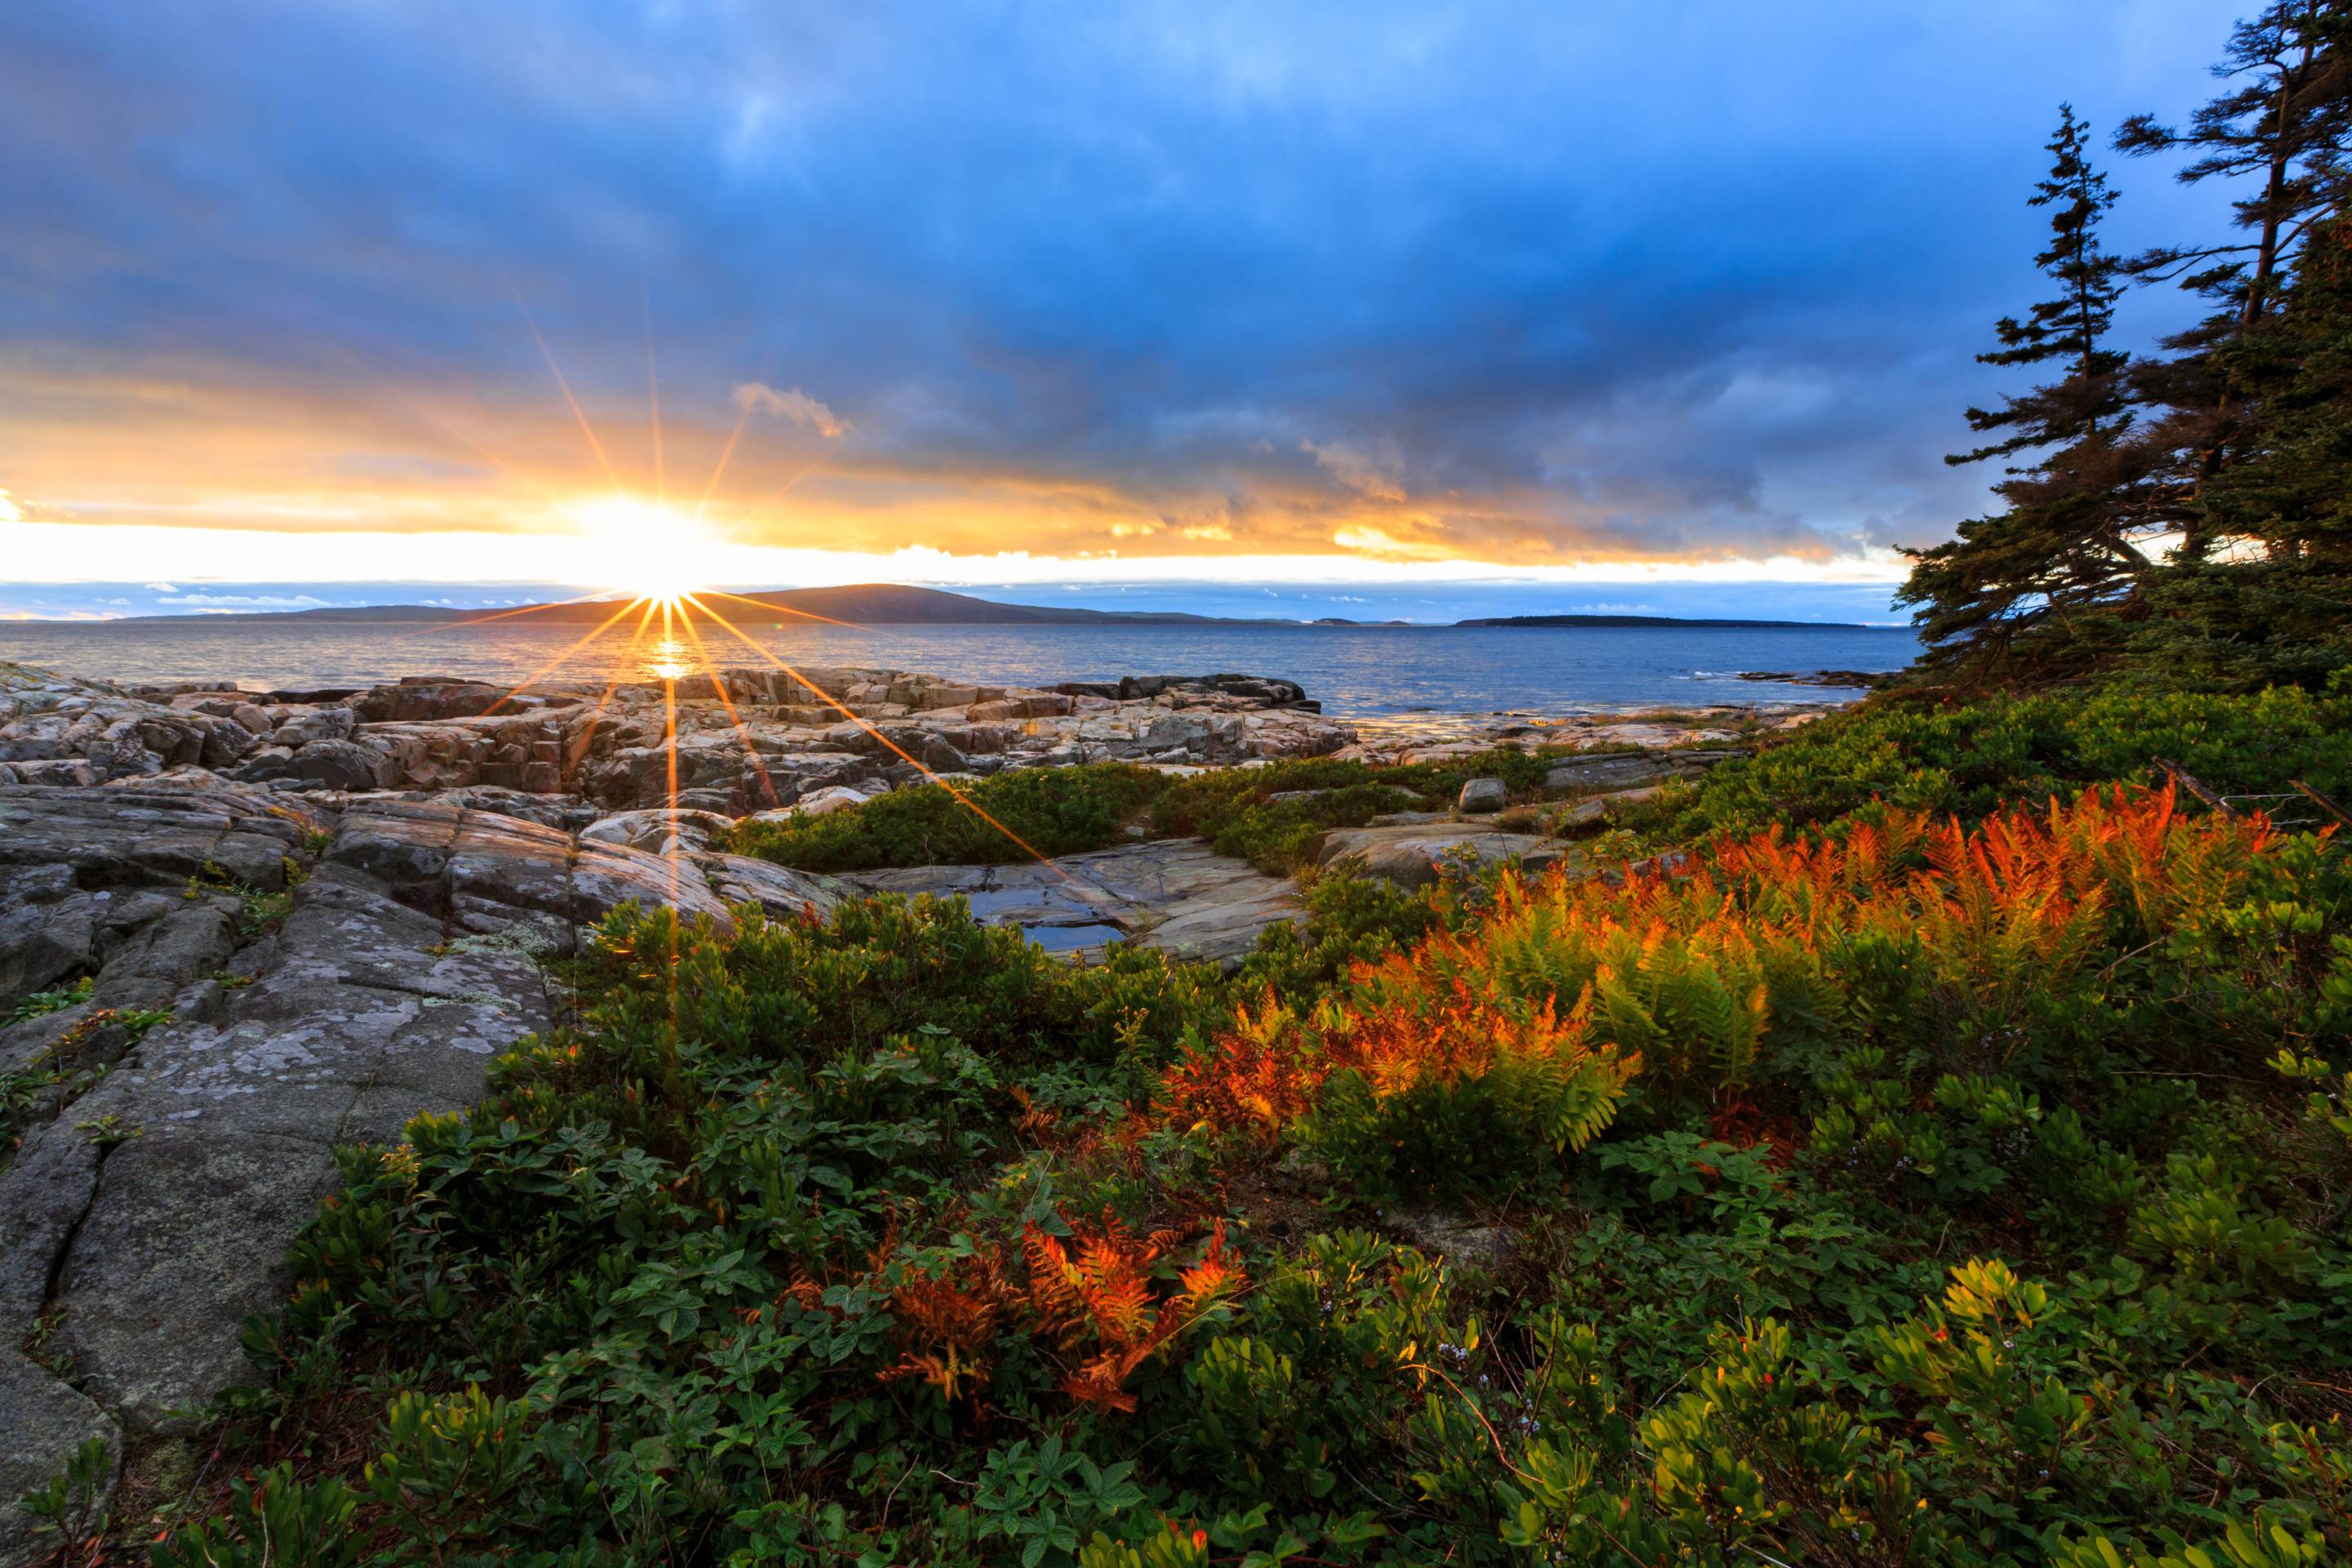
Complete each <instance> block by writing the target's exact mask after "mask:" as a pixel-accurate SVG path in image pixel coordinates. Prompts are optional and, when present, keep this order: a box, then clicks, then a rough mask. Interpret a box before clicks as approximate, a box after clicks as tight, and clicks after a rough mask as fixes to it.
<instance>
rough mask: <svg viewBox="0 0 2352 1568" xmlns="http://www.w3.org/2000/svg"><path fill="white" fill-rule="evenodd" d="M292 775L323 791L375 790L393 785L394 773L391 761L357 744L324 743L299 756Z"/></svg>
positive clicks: (312, 745) (315, 743) (314, 743)
mask: <svg viewBox="0 0 2352 1568" xmlns="http://www.w3.org/2000/svg"><path fill="white" fill-rule="evenodd" d="M281 732H282V731H281ZM292 771H293V775H294V776H295V777H296V778H299V779H302V780H304V781H306V782H308V783H310V784H315V785H317V786H318V787H320V788H321V789H333V790H375V789H383V788H384V787H385V786H387V785H389V784H391V783H392V781H393V776H394V768H393V765H392V759H391V758H389V757H387V756H386V755H384V753H383V752H378V751H375V750H373V749H372V748H370V747H367V746H363V745H361V744H360V743H359V742H356V741H333V740H323V741H312V742H310V743H308V744H307V745H305V746H303V748H302V749H301V750H300V751H299V752H295V753H294V756H293V763H292Z"/></svg>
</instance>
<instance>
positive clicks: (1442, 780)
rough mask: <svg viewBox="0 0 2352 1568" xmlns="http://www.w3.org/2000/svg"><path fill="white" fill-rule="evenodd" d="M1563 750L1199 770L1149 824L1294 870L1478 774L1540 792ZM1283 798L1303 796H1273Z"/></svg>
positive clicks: (1446, 801)
mask: <svg viewBox="0 0 2352 1568" xmlns="http://www.w3.org/2000/svg"><path fill="white" fill-rule="evenodd" d="M1563 754H1565V752H1564V749H1563V748H1558V747H1554V748H1548V749H1546V750H1543V751H1540V752H1520V751H1515V750H1511V749H1509V748H1498V749H1497V750H1495V751H1491V752H1481V753H1479V754H1478V755H1476V756H1472V757H1464V758H1459V759H1455V760H1454V761H1450V762H1444V763H1412V764H1409V765H1405V766H1401V767H1380V766H1375V765H1373V764H1372V763H1362V762H1356V761H1353V760H1342V759H1339V758H1334V757H1314V758H1307V759H1304V760H1301V761H1295V762H1282V763H1272V764H1270V765H1268V766H1265V767H1259V768H1226V769H1221V770H1218V771H1216V772H1213V773H1196V774H1194V775H1193V776H1192V777H1191V778H1188V779H1183V780H1181V781H1180V782H1178V783H1177V784H1173V785H1172V786H1171V787H1170V788H1169V789H1168V790H1167V791H1166V793H1164V794H1162V795H1160V798H1159V799H1158V800H1157V801H1156V802H1154V803H1153V805H1152V808H1151V823H1152V826H1153V828H1154V829H1155V830H1156V831H1158V832H1160V833H1161V834H1167V835H1184V836H1191V835H1198V836H1200V837H1204V838H1206V839H1208V841H1209V844H1210V846H1211V847H1213V848H1214V849H1215V850H1216V851H1217V852H1218V853H1219V854H1223V855H1235V856H1239V857H1240V858H1243V859H1244V860H1247V861H1249V862H1250V864H1252V865H1254V866H1255V867H1257V868H1259V869H1260V870H1263V871H1273V872H1288V871H1296V870H1297V869H1298V868H1300V867H1301V866H1302V865H1304V864H1305V863H1306V859H1307V851H1308V850H1309V849H1310V848H1311V847H1313V845H1314V842H1315V840H1316V839H1317V838H1318V837H1321V836H1322V835H1323V834H1324V833H1326V832H1328V831H1329V830H1330V829H1332V828H1334V827H1360V826H1363V825H1364V824H1365V823H1367V822H1369V821H1370V820H1371V819H1372V818H1373V817H1375V816H1381V815H1382V814H1383V813H1386V812H1392V811H1405V810H1430V809H1441V810H1451V809H1452V808H1453V805H1454V797H1455V796H1456V795H1459V794H1460V793H1461V791H1462V786H1463V785H1464V784H1467V783H1468V782H1469V781H1470V780H1472V779H1474V778H1486V777H1494V778H1500V779H1501V780H1502V781H1503V782H1504V784H1506V785H1507V787H1508V788H1509V789H1510V790H1511V792H1512V793H1513V794H1514V795H1517V796H1522V797H1524V796H1528V795H1532V794H1534V793H1535V792H1536V791H1538V790H1539V789H1540V788H1541V787H1542V784H1543V780H1544V775H1545V774H1546V773H1549V771H1550V767H1551V763H1552V761H1553V760H1554V759H1555V758H1556V757H1559V756H1560V755H1563ZM1276 795H1292V796H1294V797H1297V798H1293V799H1289V800H1276V799H1274V798H1273V797H1274V796H1276Z"/></svg>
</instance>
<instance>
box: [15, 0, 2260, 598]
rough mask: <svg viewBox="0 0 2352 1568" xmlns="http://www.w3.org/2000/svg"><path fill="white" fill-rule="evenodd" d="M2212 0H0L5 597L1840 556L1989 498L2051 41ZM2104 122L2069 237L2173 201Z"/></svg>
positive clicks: (2053, 99)
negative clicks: (1951, 461) (1956, 461)
mask: <svg viewBox="0 0 2352 1568" xmlns="http://www.w3.org/2000/svg"><path fill="white" fill-rule="evenodd" d="M2233 15H2234V13H2233V12H2232V11H2231V9H2230V8H2228V7H2226V6H2224V7H2216V6H2214V5H2201V4H2200V5H2192V4H2186V3H2170V0H2136V3H2115V0H2069V3H2068V4H2066V5H2048V4H2046V3H2042V4H2024V3H2012V0H1978V3H1972V4H1967V5H1959V4H1950V5H1947V4H1941V3H1937V0H1927V3H1916V4H1904V5H1884V4H1877V5H1866V4H1848V3H1844V0H1837V3H1823V4H1811V5H1787V6H1779V7H1762V6H1754V5H1716V4H1705V3H1701V4H1689V5H1677V6H1660V5H1615V4H1600V5H1593V4H1585V5H1540V6H1538V5H1429V4H1423V5H1328V6H1321V5H1214V4H1205V5H1204V4H1188V5H1165V6H1156V5H960V6H939V5H932V6H901V5H888V4H881V5H856V6H845V5H832V6H824V7H816V6H797V5H750V4H745V5H727V4H720V5H559V4H552V3H544V0H542V3H523V4H512V5H496V6H481V5H442V4H434V3H431V0H423V3H411V4H403V5H392V4H376V3H357V0H336V3H318V0H313V3H310V4H303V5H291V4H287V5H279V4H254V3H246V0H220V3H212V4H201V5H197V4H173V3H170V0H150V3H147V4H142V5H139V6H137V7H120V6H97V5H17V6H11V7H6V8H5V9H0V205H5V210H6V212H7V214H8V219H7V224H6V228H5V234H0V582H6V583H11V584H14V585H15V587H16V590H17V591H16V592H14V593H13V594H6V595H0V600H12V601H13V603H0V611H5V610H6V609H11V608H14V609H17V610H18V611H19V612H20V613H21V612H22V611H23V609H24V608H25V606H26V604H27V603H28V602H29V600H30V599H32V598H35V597H42V596H47V597H48V598H50V599H55V600H58V601H60V602H62V600H63V599H66V598H79V599H80V600H89V601H96V600H99V599H102V598H104V597H106V596H107V595H103V594H100V593H96V592H93V591H83V590H79V589H68V587H66V586H65V584H68V582H70V581H71V580H74V579H88V580H89V581H90V582H91V583H93V584H121V583H123V582H125V581H128V580H131V579H134V578H142V576H143V575H144V574H153V575H155V576H158V577H163V576H168V577H169V578H170V579H171V580H172V581H173V583H174V584H183V582H184V580H189V579H206V578H210V579H217V580H220V581H222V582H226V583H230V584H246V585H247V586H248V587H250V585H252V584H268V583H273V582H274V583H300V584H312V585H314V586H316V585H318V584H395V583H415V582H420V581H421V582H425V583H441V584H466V583H467V582H468V581H470V580H481V581H485V582H488V581H512V580H517V579H530V580H533V581H551V582H557V583H577V584H583V585H587V586H596V587H619V586H629V585H632V584H631V583H630V581H629V579H630V578H631V576H632V574H635V573H636V572H637V571H639V570H640V569H644V568H646V567H647V566H648V563H654V562H659V563H663V565H664V566H665V567H666V568H667V569H668V570H672V571H684V570H688V569H689V568H690V569H691V570H692V571H695V572H698V573H700V574H706V575H708V576H710V577H711V578H713V579H716V580H725V581H730V582H738V583H747V582H771V583H777V584H782V583H793V582H810V581H820V580H833V581H846V580H862V579H866V578H872V577H896V578H900V579H904V580H919V581H939V582H960V583H970V584H1005V585H1009V586H1010V587H1013V588H1020V587H1024V586H1030V587H1038V586H1040V585H1043V584H1099V583H1115V582H1128V583H1131V584H1137V585H1139V586H1144V585H1150V589H1151V591H1152V592H1155V593H1166V592H1173V591H1178V589H1180V588H1181V584H1192V583H1199V582H1203V581H1222V582H1225V583H1227V584H1231V583H1234V582H1249V583H1263V582H1265V581H1269V580H1280V581H1293V580H1299V579H1303V578H1309V577H1311V578H1314V579H1317V580H1318V581H1320V580H1323V579H1331V580H1336V581H1339V582H1341V583H1350V584H1361V585H1364V586H1369V587H1373V588H1379V589H1381V590H1382V591H1385V592H1391V593H1408V592H1412V591H1415V590H1417V589H1419V588H1422V587H1424V586H1426V585H1427V584H1430V583H1432V582H1444V583H1449V584H1471V583H1479V584H1486V583H1496V582H1504V583H1516V584H1520V585H1523V586H1525V587H1526V588H1527V589H1528V591H1529V592H1538V591H1544V590H1556V591H1558V592H1559V593H1560V594H1561V595H1563V596H1564V597H1574V598H1576V599H1577V600H1578V601H1579V602H1580V603H1583V602H1601V601H1606V600H1612V599H1616V600H1622V601H1623V602H1628V603H1630V602H1634V600H1635V599H1636V598H1637V597H1640V596H1641V594H1640V593H1637V592H1636V590H1641V591H1645V592H1646V591H1649V590H1655V592H1651V593H1649V595H1648V597H1649V598H1650V599H1654V598H1655V596H1656V593H1666V594H1669V595H1676V594H1678V595H1683V597H1684V598H1685V599H1689V600H1690V601H1691V602H1692V603H1694V604H1696V603H1698V602H1699V601H1700V600H1702V599H1705V598H1706V597H1707V596H1708V595H1714V596H1715V597H1716V598H1718V599H1719V598H1720V597H1721V596H1722V595H1724V594H1726V593H1730V592H1733V591H1734V589H1735V588H1736V586H1737V585H1738V584H1759V583H1776V584H1795V585H1796V586H1794V587H1792V588H1790V590H1789V592H1790V594H1794V595H1797V598H1795V599H1793V600H1789V601H1788V602H1790V603H1801V602H1803V595H1804V594H1805V593H1807V592H1812V593H1813V594H1814V595H1815V601H1816V602H1817V603H1818V604H1819V605H1821V606H1822V609H1823V611H1824V613H1832V614H1835V615H1838V616H1844V615H1846V614H1848V613H1849V610H1848V605H1850V603H1851V602H1852V601H1853V597H1854V595H1855V593H1856V592H1859V593H1861V594H1862V595H1863V596H1864V598H1865V599H1867V598H1869V597H1870V596H1871V595H1874V594H1880V595H1881V596H1883V594H1881V590H1880V589H1878V588H1877V587H1875V586H1873V585H1874V584H1884V583H1885V581H1887V580H1888V578H1889V577H1890V576H1891V575H1893V574H1896V573H1898V572H1899V569H1900V568H1899V563H1898V562H1897V561H1896V560H1895V558H1894V557H1893V556H1892V555H1891V554H1890V553H1889V547H1890V546H1893V545H1896V544H1905V543H1909V544H1918V543H1925V542H1932V541H1934V540H1936V539H1938V538H1941V537H1944V536H1945V535H1946V534H1948V531H1949V530H1950V528H1951V526H1952V524H1953V523H1954V522H1955V521H1958V519H1960V518H1962V517H1965V516H1967V515H1969V513H1970V511H1971V510H1973V509H1975V508H1977V507H1978V506H1979V505H1980V504H1981V502H1982V497H1983V486H1984V482H1985V480H1986V479H1987V477H1988V476H1987V475H1985V474H1984V473H1982V472H1981V471H1978V470H1958V471H1956V470H1951V469H1948V468H1946V467H1945V466H1944V465H1943V464H1942V462H1941V460H1940V459H1941V455H1942V454H1943V453H1944V452H1946V451H1948V450H1951V449H1952V448H1954V447H1957V446H1958V445H1960V444H1961V443H1962V442H1963V441H1964V440H1965V438H1966V432H1965V429H1964V427H1963V426H1962V424H1961V421H1960V417H1959V416H1960V410H1961V409H1962V408H1963V407H1964V406H1965V405H1968V404H1969V403H1970V402H1981V401H1984V400H1986V399H1988V398H1990V397H1992V396H1994V395H1997V394H1998V392H1999V390H2000V388H2001V387H2002V386H2003V385H2004V384H2011V383H2007V382H2004V380H2003V379H2002V377H2001V376H2000V375H1999V374H1995V373H1993V372H1990V371H1986V370H1983V369H1982V368H1980V367H1978V366H1976V365H1975V364H1973V363H1972V362H1971V356H1972V355H1973V353H1975V352H1976V351H1977V350H1979V348H1981V347H1983V346H1985V344H1986V342H1987V340H1988V338H1989V335H1990V322H1991V321H1992V319H1993V318H1994V317H1995V316H1998V315H2000V314H2001V313H2003V312H2005V311H2013V310H2021V309H2022V308H2023V307H2024V306H2025V305H2026V304H2027V303H2029V302H2030V301H2031V300H2032V299H2033V298H2034V297H2035V292H2034V288H2035V279H2034V278H2033V276H2032V269H2031V261H2030V258H2031V256H2032V252H2033V251H2034V250H2035V249H2036V248H2037V247H2038V244H2039V239H2040V234H2041V228H2040V226H2041V223H2042V218H2041V216H2040V215H2039V214H2036V213H2033V212H2031V211H2030V210H2029V209H2027V208H2026V206H2025V205H2024V200H2023V198H2024V196H2025V195H2026V194H2027V192H2028V188H2029V186H2030V184H2031V183H2032V180H2033V179H2034V178H2036V177H2037V176H2038V175H2039V174H2040V173H2041V171H2042V167H2043V165H2044V164H2045V163H2046V162H2047V158H2046V154H2045V153H2043V152H2042V142H2044V141H2045V140H2046V139H2047V136H2048V133H2049V128H2050V124H2051V122H2052V121H2053V119H2054V117H2055V109H2056V105H2057V103H2058V101H2059V100H2061V99H2071V100H2073V101H2074V103H2075V105H2076V106H2077V108H2078V109H2079V110H2081V111H2082V112H2084V114H2085V115H2086V116H2087V117H2088V118H2089V119H2090V120H2091V121H2092V122H2093V123H2094V125H2095V127H2097V128H2098V129H2099V130H2100V131H2101V132H2105V131H2106V130H2108V129H2109V128H2111V127H2112V126H2113V125H2114V124H2115V123H2116V121H2117V120H2119V119H2120V118H2121V117H2122V116H2123V115H2124V114H2126V113H2128V112H2133V111H2136V110H2155V111H2157V112H2158V113H2161V114H2165V115H2179V114H2182V113H2184V112H2185V111H2186V110H2187V109H2188V108H2189V107H2190V106H2191V105H2193V104H2194V103H2195V102H2196V101H2197V100H2199V99H2200V97H2202V96H2203V94H2204V92H2205V90H2206V89H2207V87H2208V81H2207V79H2206V77H2205V75H2204V68H2205V65H2206V64H2207V62H2209V61H2210V59H2211V58H2213V57H2214V56H2215V54H2216V53H2217V52H2218V50H2219V47H2220V45H2221V41H2222V39H2223V37H2224V36H2225V35H2226V32H2227V29H2228V26H2229V23H2230V21H2231V17H2232V16H2233ZM2110 162H2111V163H2112V162H2114V161H2113V160H2110ZM2115 174H2116V179H2117V183H2118V184H2120V185H2121V186H2122V187H2123V189H2124V191H2125V200H2124V204H2123V205H2122V206H2121V208H2120V209H2119V210H2118V212H2117V215H2116V222H2115V226H2114V230H2113V232H2114V236H2115V239H2116V244H2117V245H2118V246H2119V247H2125V248H2129V247H2133V246H2136V245H2138V244H2144V243H2149V242H2154V241H2157V240H2163V239H2171V238H2176V237H2181V236H2182V235H2183V234H2184V233H2186V234H2195V233H2199V232H2203V231H2205V230H2206V229H2208V228H2210V225H2211V224H2212V223H2213V221H2214V214H2215V210H2216V207H2217V204H2218V201H2219V199H2220V198H2219V196H2218V195H2217V194H2216V193H2211V192H2204V193H2189V192H2185V191H2183V190H2180V189H2179V188H2178V187H2177V186H2175V185H2174V184H2172V183H2171V182H2170V180H2169V174H2170V171H2169V170H2168V169H2166V168H2162V167H2158V166H2153V165H2147V164H2136V165H2129V166H2126V167H2122V168H2118V169H2116V171H2115ZM2183 314H2184V308H2183V306H2182V305H2181V304H2180V302H2179V301H2178V300H2174V299H2170V298H2165V297H2160V296H2149V297H2145V298H2140V299H2137V300H2134V301H2133V302H2132V304H2131V306H2130V307H2129V309H2128V310H2127V313H2126V326H2127V328H2128V330H2129V331H2131V332H2132V334H2133V335H2134V336H2135V337H2137V338H2140V339H2143V340H2144V339H2145V338H2146V337H2147V335H2148V334H2151V333H2153V332H2155V331H2159V330H2162V329H2164V328H2167V327H2168V326H2171V325H2174V324H2177V323H2178V322H2179V321H2180V320H2181V318H2182V316H2183ZM542 345H543V346H542ZM649 352H650V356H651V360H652V368H653V373H654V377H655V380H654V383H653V384H649V378H648V357H649ZM551 362H552V364H553V365H554V366H555V367H558V368H560V371H561V373H562V376H563V377H564V378H565V379H566V381H567V382H568V387H569V393H570V395H571V396H572V398H575V399H576V402H577V405H578V413H579V416H578V417H575V416H574V411H573V408H572V405H571V403H570V402H568V401H567V395H566V391H565V389H564V388H563V386H562V385H560V384H559V382H558V380H557V377H556V374H554V373H553V372H552V371H551ZM654 385H657V387H658V393H659V398H660V420H659V426H658V430H659V436H658V443H657V441H656V424H655V421H654V420H653V419H652V418H651V417H650V413H651V411H650V407H649V402H650V393H651V392H652V390H653V386H654ZM583 423H584V425H585V426H586V429H585V431H584V432H583ZM730 443H731V444H730ZM722 454H724V467H723V468H721V467H720V464H721V458H722ZM714 472H716V475H717V478H716V480H715V482H714V481H713V475H714ZM1622 579H1633V580H1635V581H1634V582H1633V588H1630V589H1628V591H1627V592H1626V593H1625V594H1622V595H1619V594H1615V593H1614V591H1613V590H1610V589H1608V588H1607V586H1606V585H1607V584H1611V583H1612V582H1617V581H1619V580H1622ZM29 584H51V585H54V588H53V589H51V588H45V589H44V590H43V593H42V594H40V595H35V594H31V593H28V592H26V591H24V590H26V587H27V585H29ZM1171 584H1176V585H1178V588H1171V586H1170V585H1171ZM1479 591H1482V592H1483V590H1479ZM1448 592H1455V593H1456V596H1457V597H1459V596H1460V595H1466V594H1468V593H1470V592H1471V590H1470V589H1469V588H1467V587H1462V588H1459V589H1458V591H1457V590H1454V589H1449V590H1448ZM1738 592H1741V593H1748V594H1750V595H1753V594H1757V593H1762V592H1764V590H1761V589H1756V588H1747V589H1738ZM1775 592H1776V593H1777V592H1778V591H1777V590H1776V591H1775ZM1694 595H1696V597H1693V596H1694ZM362 596H373V595H365V594H363V595H362ZM1033 596H1035V595H1033ZM1645 602H1646V601H1645ZM1678 602H1679V601H1678ZM1775 602H1776V603H1777V602H1781V601H1780V600H1777V599H1776V600H1775Z"/></svg>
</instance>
